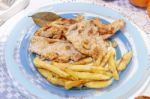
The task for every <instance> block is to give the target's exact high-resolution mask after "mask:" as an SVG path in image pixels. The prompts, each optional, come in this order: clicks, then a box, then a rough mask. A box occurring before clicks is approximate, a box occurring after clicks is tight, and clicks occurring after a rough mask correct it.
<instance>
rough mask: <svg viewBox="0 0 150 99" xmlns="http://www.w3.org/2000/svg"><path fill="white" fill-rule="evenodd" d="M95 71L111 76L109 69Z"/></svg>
mask: <svg viewBox="0 0 150 99" xmlns="http://www.w3.org/2000/svg"><path fill="white" fill-rule="evenodd" d="M96 73H100V74H103V75H106V76H109V77H112V73H111V72H109V71H102V70H101V71H96Z"/></svg>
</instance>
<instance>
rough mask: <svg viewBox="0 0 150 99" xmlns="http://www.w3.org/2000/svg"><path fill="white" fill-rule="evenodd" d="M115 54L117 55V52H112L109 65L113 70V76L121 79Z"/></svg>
mask: <svg viewBox="0 0 150 99" xmlns="http://www.w3.org/2000/svg"><path fill="white" fill-rule="evenodd" d="M114 56H115V53H114V52H112V53H111V55H110V58H109V60H108V66H109V69H110V71H111V72H112V76H113V77H114V79H116V80H119V74H118V71H117V67H116V61H115V57H114Z"/></svg>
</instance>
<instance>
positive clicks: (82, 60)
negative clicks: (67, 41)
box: [73, 57, 93, 65]
mask: <svg viewBox="0 0 150 99" xmlns="http://www.w3.org/2000/svg"><path fill="white" fill-rule="evenodd" d="M92 61H93V59H92V58H91V57H87V58H84V59H81V60H79V61H77V62H74V63H73V64H74V65H84V64H88V63H91V62H92Z"/></svg>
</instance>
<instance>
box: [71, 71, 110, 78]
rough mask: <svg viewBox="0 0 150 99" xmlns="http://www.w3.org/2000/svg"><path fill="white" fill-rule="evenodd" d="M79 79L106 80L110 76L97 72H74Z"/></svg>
mask: <svg viewBox="0 0 150 99" xmlns="http://www.w3.org/2000/svg"><path fill="white" fill-rule="evenodd" d="M74 73H75V75H76V76H77V77H78V78H79V79H80V80H108V79H110V78H111V77H110V76H106V75H103V74H99V73H89V72H74Z"/></svg>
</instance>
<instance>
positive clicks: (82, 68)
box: [67, 65, 108, 72]
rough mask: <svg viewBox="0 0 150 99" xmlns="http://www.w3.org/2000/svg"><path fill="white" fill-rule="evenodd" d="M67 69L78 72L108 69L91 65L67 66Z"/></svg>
mask: <svg viewBox="0 0 150 99" xmlns="http://www.w3.org/2000/svg"><path fill="white" fill-rule="evenodd" d="M67 69H70V70H73V71H79V72H95V71H108V69H107V68H103V67H97V66H92V65H75V66H70V67H67Z"/></svg>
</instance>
